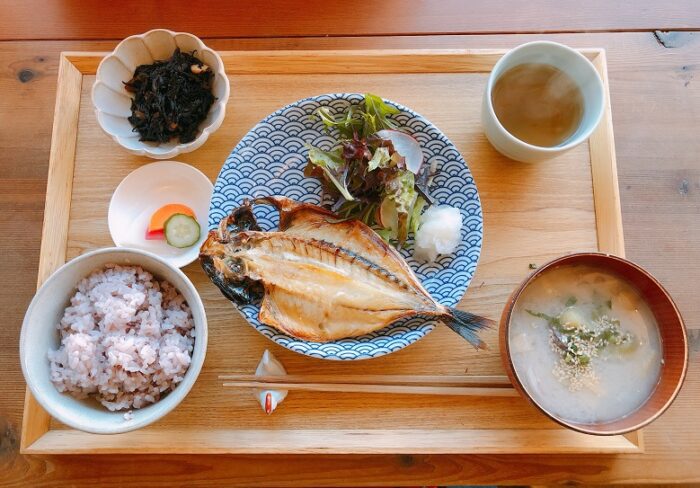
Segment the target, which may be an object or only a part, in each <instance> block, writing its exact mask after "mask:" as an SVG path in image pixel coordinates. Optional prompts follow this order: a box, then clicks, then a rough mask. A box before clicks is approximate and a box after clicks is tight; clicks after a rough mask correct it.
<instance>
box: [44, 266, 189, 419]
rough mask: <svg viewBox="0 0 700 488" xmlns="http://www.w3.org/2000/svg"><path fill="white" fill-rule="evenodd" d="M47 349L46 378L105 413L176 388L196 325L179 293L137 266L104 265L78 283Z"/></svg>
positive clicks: (137, 405)
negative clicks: (54, 342)
mask: <svg viewBox="0 0 700 488" xmlns="http://www.w3.org/2000/svg"><path fill="white" fill-rule="evenodd" d="M57 327H58V329H59V331H60V334H61V346H60V348H59V349H58V350H57V351H49V361H50V362H51V381H52V382H53V384H54V385H55V386H56V388H57V389H58V391H61V392H68V393H70V394H72V395H73V396H75V397H76V398H87V397H88V396H94V397H95V398H96V399H97V400H98V401H99V402H100V403H102V405H104V406H105V407H107V408H108V409H109V410H122V409H127V408H141V407H143V406H146V405H148V404H150V403H154V402H156V401H158V399H159V398H160V397H161V396H162V395H164V394H165V393H167V392H168V391H170V390H171V389H173V388H175V386H176V385H177V384H178V383H179V382H181V381H182V380H183V378H184V376H185V373H186V372H187V368H189V366H190V362H191V360H192V356H191V355H192V349H193V347H194V332H195V331H194V325H193V321H192V313H191V311H190V308H189V306H188V305H187V302H186V301H185V299H184V297H183V296H182V295H181V294H180V293H179V292H178V291H177V289H176V288H175V287H173V286H172V285H171V284H170V283H168V282H167V281H158V280H156V279H155V278H154V277H153V275H152V274H151V273H149V272H148V271H145V270H144V269H142V268H141V267H138V266H119V265H114V264H108V265H106V266H105V268H104V269H100V270H96V271H94V272H93V273H92V274H90V275H89V276H88V277H87V278H84V279H83V280H81V281H80V283H78V291H77V292H76V293H75V295H73V297H72V298H71V300H70V306H68V307H67V308H66V310H65V312H64V315H63V318H62V319H61V322H60V323H59V324H58V325H57Z"/></svg>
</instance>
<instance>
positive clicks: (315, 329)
mask: <svg viewBox="0 0 700 488" xmlns="http://www.w3.org/2000/svg"><path fill="white" fill-rule="evenodd" d="M255 202H256V203H266V204H271V205H274V206H275V207H276V208H277V209H278V211H279V213H280V225H279V230H278V231H272V232H263V231H260V230H255V229H259V228H258V227H257V225H256V224H255V223H254V218H253V217H252V211H251V210H250V203H249V202H246V203H245V204H244V206H242V207H239V208H238V209H235V210H234V212H233V213H232V214H231V216H229V217H227V218H226V219H224V221H222V224H221V225H220V226H219V229H218V230H214V231H211V232H210V233H209V236H208V238H207V240H206V241H205V243H204V244H203V245H202V248H201V250H200V259H201V261H202V265H203V266H204V268H205V271H206V272H207V274H209V276H210V278H211V279H212V281H214V283H215V284H216V285H217V286H218V287H219V288H220V289H221V290H222V292H223V293H224V295H226V296H227V298H230V299H232V300H234V301H236V302H237V303H241V300H239V299H240V298H241V297H244V298H245V297H246V295H245V293H241V287H243V288H245V285H246V284H250V283H254V284H258V285H260V284H261V285H262V288H263V300H262V303H261V308H260V314H259V320H260V321H261V322H262V323H265V324H267V325H270V326H272V327H275V328H277V329H278V330H280V331H282V332H284V333H287V334H289V335H291V336H294V337H297V338H299V339H303V340H308V341H316V342H327V341H333V340H337V339H340V338H345V337H356V336H359V335H364V334H367V333H370V332H373V331H376V330H379V329H382V328H384V327H386V326H388V325H390V324H392V323H393V322H396V321H397V320H399V319H402V318H407V317H414V316H418V315H420V316H424V317H426V318H433V319H437V320H441V321H442V322H444V323H446V324H447V325H448V326H450V327H451V328H452V329H453V330H455V331H456V332H457V333H459V334H460V335H461V336H462V337H464V338H465V339H467V340H469V342H471V343H472V344H473V345H474V346H475V347H477V348H482V347H485V344H484V343H483V342H482V341H481V340H480V339H479V338H478V337H477V336H476V331H478V330H479V329H481V328H483V327H485V326H488V325H489V323H490V321H489V320H488V319H483V318H482V317H477V316H473V315H471V314H468V313H466V312H458V311H455V310H454V309H450V308H448V307H445V306H443V305H440V304H439V303H437V302H436V301H435V300H434V299H433V298H432V296H431V295H430V294H429V293H428V292H427V291H426V290H425V288H424V287H423V286H422V285H421V283H420V281H419V280H418V278H417V277H416V276H415V274H414V273H413V271H412V270H411V268H410V267H409V266H408V264H407V263H406V262H405V260H404V259H403V258H402V257H401V255H400V254H399V253H398V251H396V249H395V248H393V247H391V246H389V245H388V244H387V243H386V242H384V241H383V240H382V239H381V238H380V237H379V236H378V235H377V234H376V233H375V232H374V231H373V230H372V229H370V228H369V227H368V226H366V225H365V224H363V223H362V222H359V221H356V220H339V219H338V218H337V216H336V215H335V214H333V213H331V212H329V211H327V210H325V209H323V208H321V207H318V206H315V205H311V204H304V203H298V202H295V201H294V200H290V199H288V198H284V197H265V198H260V199H257V200H256V201H255ZM251 220H252V225H251ZM239 221H240V222H243V224H244V225H241V226H239V225H238V222H239ZM230 226H232V227H233V228H234V231H235V232H234V233H229V232H228V230H227V228H228V227H230ZM241 229H254V230H241ZM232 297H233V298H232ZM243 301H245V300H243Z"/></svg>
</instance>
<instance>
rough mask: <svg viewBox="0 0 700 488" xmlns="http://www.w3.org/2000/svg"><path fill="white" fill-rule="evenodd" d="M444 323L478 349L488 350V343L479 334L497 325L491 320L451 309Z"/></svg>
mask: <svg viewBox="0 0 700 488" xmlns="http://www.w3.org/2000/svg"><path fill="white" fill-rule="evenodd" d="M443 322H444V323H445V325H446V326H448V327H449V328H450V329H452V330H453V331H455V332H456V333H457V334H459V335H460V336H462V337H463V338H465V339H466V340H467V341H468V342H469V343H470V344H471V345H472V346H474V347H475V348H476V349H488V346H487V345H486V343H485V342H484V341H482V340H481V339H480V338H479V336H478V335H477V333H478V332H479V331H481V330H485V329H490V328H492V327H493V326H495V325H496V322H495V321H493V320H491V319H487V318H486V317H481V316H479V315H474V314H473V313H469V312H463V311H462V310H457V309H456V308H450V309H449V312H448V315H447V316H446V317H445V318H444V319H443Z"/></svg>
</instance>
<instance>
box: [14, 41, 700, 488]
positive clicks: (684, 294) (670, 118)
mask: <svg viewBox="0 0 700 488" xmlns="http://www.w3.org/2000/svg"><path fill="white" fill-rule="evenodd" d="M661 37H662V40H663V42H664V43H665V44H666V46H668V47H673V48H672V49H669V48H665V47H664V46H663V45H661V44H660V43H659V41H657V38H656V37H655V36H654V35H653V33H651V32H647V33H628V34H562V35H536V36H531V35H510V36H442V37H397V38H353V39H333V38H330V39H326V38H323V39H269V40H261V39H238V40H214V41H211V42H210V44H211V45H212V47H214V48H216V49H221V50H225V49H274V48H284V49H297V48H311V49H345V48H355V49H362V48H372V47H383V48H409V49H410V48H420V47H429V48H480V47H489V48H508V47H512V46H515V45H517V44H520V43H522V42H527V41H530V40H535V39H540V38H544V39H551V40H555V41H559V42H564V43H567V44H570V45H572V46H579V47H590V46H603V47H605V48H606V50H607V56H608V69H609V76H610V86H611V100H612V105H613V107H614V114H613V119H614V124H615V138H616V147H617V156H618V167H619V179H620V193H621V201H622V209H623V222H624V228H625V238H626V242H625V245H626V247H627V256H628V257H629V258H631V259H633V260H635V261H636V262H638V263H640V264H642V265H643V266H645V267H646V268H647V269H650V270H651V271H652V272H653V273H655V274H656V275H657V277H659V278H660V279H661V280H662V282H664V284H665V285H666V286H667V287H668V288H669V290H670V291H671V293H672V294H673V295H674V297H675V299H676V301H677V303H678V304H679V306H680V308H681V310H682V312H683V314H684V316H685V319H686V323H687V325H688V328H689V333H690V340H691V363H692V365H691V368H690V370H689V373H688V378H687V380H686V384H685V386H684V388H683V390H682V392H681V394H680V396H679V398H678V400H677V401H676V402H675V403H674V405H673V406H672V407H671V409H670V410H669V411H668V412H667V413H666V414H665V415H664V416H663V417H662V418H661V419H659V420H658V421H656V422H655V423H654V424H653V425H652V426H650V427H649V428H648V429H645V432H644V433H645V444H646V445H647V453H646V454H644V455H638V454H627V455H624V456H608V455H603V456H581V455H575V456H572V455H560V456H525V455H518V456H508V455H499V456H492V455H479V456H470V455H444V456H437V455H415V456H413V455H401V456H390V455H381V456H372V455H353V456H332V455H325V456H324V455H314V456H305V455H300V456H284V455H275V456H197V457H192V456H186V457H185V456H171V455H153V456H150V457H149V459H148V470H144V469H143V463H140V462H136V461H135V460H134V458H133V457H132V456H105V457H91V458H89V463H90V465H91V467H92V469H91V470H88V471H86V470H85V462H86V460H87V459H88V458H86V457H85V456H65V457H55V456H54V457H39V456H31V457H28V456H19V455H18V449H19V438H20V432H19V429H18V426H19V424H20V423H21V418H22V402H23V393H24V381H23V379H22V376H21V372H20V371H19V363H18V360H17V354H18V351H17V341H18V335H19V328H20V323H21V319H22V316H23V315H24V310H25V308H26V305H27V303H28V300H29V299H30V298H31V296H32V294H33V292H34V289H35V287H36V270H37V266H38V255H39V252H38V249H39V238H40V229H41V218H42V215H43V204H44V187H45V183H46V172H47V163H48V153H49V146H50V135H51V124H52V120H53V107H54V102H55V84H56V75H57V71H58V61H59V57H58V53H60V52H61V51H71V50H72V51H78V50H89V51H107V50H111V49H112V48H113V47H114V44H115V43H114V42H112V41H109V42H107V41H89V42H88V41H82V42H5V43H0V62H1V63H2V65H3V66H6V67H7V69H6V70H4V71H2V72H0V83H2V84H3V87H5V91H4V95H3V99H2V101H0V147H3V148H4V150H5V153H4V158H0V167H1V168H2V172H1V173H0V185H2V186H1V187H0V188H1V190H0V222H2V225H3V233H2V235H0V248H2V251H3V253H4V255H5V257H6V259H4V260H3V261H2V262H0V277H1V278H2V280H1V281H2V282H3V283H9V282H12V283H13V286H12V287H2V288H0V306H1V307H2V309H3V311H4V312H5V322H6V326H4V327H3V328H0V364H1V365H2V371H3V375H2V377H0V390H1V391H2V392H3V395H0V430H1V431H2V432H3V438H2V439H3V440H2V443H1V444H0V445H1V448H0V484H8V485H20V486H31V485H37V484H45V485H52V486H67V485H71V486H81V485H82V486H94V485H97V484H100V483H102V484H112V485H115V486H117V485H118V486H143V485H144V484H153V485H158V484H162V483H163V480H164V479H165V480H168V482H169V484H170V485H194V484H197V485H210V486H221V485H223V484H225V485H227V486H273V485H274V486H280V485H284V486H310V485H318V484H324V485H354V486H379V485H388V486H396V485H421V484H439V485H455V484H506V483H508V484H511V483H516V484H554V483H562V482H569V483H578V484H586V485H589V484H601V483H626V484H628V485H629V484H636V483H641V482H656V483H672V482H673V483H681V482H682V483H698V482H700V466H699V465H698V463H697V459H698V457H699V456H700V432H698V431H697V429H692V428H688V425H689V424H688V419H691V418H693V417H694V416H695V415H696V414H697V408H698V398H700V373H699V371H700V370H698V368H697V367H694V366H695V365H696V364H697V361H698V360H699V359H700V357H699V356H698V351H700V334H698V333H697V332H698V329H700V319H699V317H700V302H698V301H697V297H696V287H695V286H691V285H693V284H696V283H697V276H700V246H698V245H697V243H698V242H700V227H698V226H697V225H695V223H696V220H697V209H698V208H699V207H698V205H700V200H699V198H700V191H698V188H699V187H698V185H699V184H700V183H699V182H700V172H699V171H698V169H697V164H696V163H697V161H696V154H698V152H700V139H699V138H697V134H696V132H697V131H696V129H695V128H696V127H697V125H698V123H700V119H699V118H698V117H699V114H700V84H697V83H696V81H694V80H693V76H694V75H696V74H697V73H698V70H699V69H700V68H699V67H700V50H698V49H697V43H698V37H697V36H696V35H695V34H693V33H682V32H681V33H679V32H675V33H673V32H672V33H666V34H664V35H663V36H661ZM18 113H19V114H21V115H17V114H18ZM487 225H488V224H487ZM478 284H479V282H478V281H475V285H476V286H478ZM485 299H486V300H488V296H487V297H485ZM358 466H361V468H362V469H357V467H358Z"/></svg>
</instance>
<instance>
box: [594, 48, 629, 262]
mask: <svg viewBox="0 0 700 488" xmlns="http://www.w3.org/2000/svg"><path fill="white" fill-rule="evenodd" d="M592 62H593V65H594V66H595V67H596V69H597V70H598V73H599V74H600V77H601V78H602V79H603V83H604V84H605V86H608V68H607V63H606V57H605V52H604V51H602V52H600V53H599V54H598V55H597V56H595V57H594V58H593V59H592ZM589 147H590V151H591V173H592V176H593V194H594V195H593V196H594V199H595V212H596V225H597V226H598V249H599V250H601V251H603V252H607V253H610V254H615V255H617V256H622V257H624V256H625V239H624V236H623V232H622V212H621V210H620V187H619V185H618V181H617V162H616V161H617V160H616V158H615V138H614V136H613V125H612V109H611V107H610V91H609V90H606V92H605V111H604V112H603V119H602V120H601V121H600V125H599V126H598V128H597V129H596V130H595V132H593V134H591V138H590V140H589Z"/></svg>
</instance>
